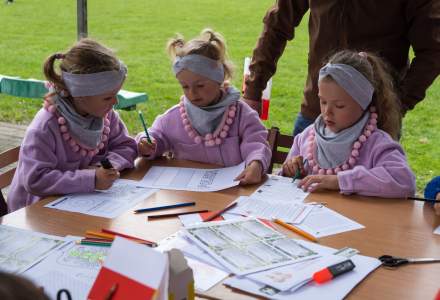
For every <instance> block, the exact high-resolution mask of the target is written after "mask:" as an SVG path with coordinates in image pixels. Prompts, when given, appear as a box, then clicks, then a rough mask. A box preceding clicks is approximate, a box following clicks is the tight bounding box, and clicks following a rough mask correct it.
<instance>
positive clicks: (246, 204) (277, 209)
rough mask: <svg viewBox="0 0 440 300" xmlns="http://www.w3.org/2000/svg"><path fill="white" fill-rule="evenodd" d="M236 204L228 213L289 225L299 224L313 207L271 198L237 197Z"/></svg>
mask: <svg viewBox="0 0 440 300" xmlns="http://www.w3.org/2000/svg"><path fill="white" fill-rule="evenodd" d="M236 201H237V202H238V204H237V205H236V206H235V207H234V208H232V209H230V210H229V211H228V212H229V213H234V214H238V215H244V216H251V217H257V218H262V219H266V220H272V219H281V220H283V221H284V222H287V223H291V224H299V223H301V222H302V221H303V220H304V219H305V218H306V217H307V215H308V214H309V213H310V212H311V211H312V209H313V205H308V204H302V203H298V202H294V201H285V200H283V201H280V200H277V199H273V198H253V197H252V196H251V197H247V196H241V197H238V198H237V200H236Z"/></svg>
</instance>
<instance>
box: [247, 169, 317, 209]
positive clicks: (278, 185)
mask: <svg viewBox="0 0 440 300" xmlns="http://www.w3.org/2000/svg"><path fill="white" fill-rule="evenodd" d="M297 185H298V182H297V181H295V182H292V178H289V177H283V176H278V175H269V178H268V179H267V180H266V181H265V182H264V183H263V184H262V185H261V186H260V187H259V188H258V189H257V190H256V191H255V192H254V193H253V194H252V195H251V196H250V197H252V198H257V199H262V200H268V199H270V200H277V201H285V202H297V203H301V202H303V201H304V199H305V198H306V197H307V196H308V195H309V193H308V192H304V191H303V190H302V189H300V188H298V186H297Z"/></svg>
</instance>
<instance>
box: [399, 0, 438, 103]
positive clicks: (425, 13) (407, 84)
mask: <svg viewBox="0 0 440 300" xmlns="http://www.w3.org/2000/svg"><path fill="white" fill-rule="evenodd" d="M406 14H407V18H408V22H407V24H410V28H409V31H408V39H409V41H410V43H411V45H412V48H413V49H414V59H413V60H412V61H411V65H410V68H409V70H408V72H407V74H406V76H405V77H404V78H403V81H402V84H401V90H402V102H403V106H404V107H403V108H404V110H408V109H412V108H414V106H415V105H416V104H417V103H418V102H419V101H421V100H423V98H424V97H425V93H426V90H427V89H428V87H429V86H430V85H431V84H432V82H433V81H434V80H435V78H436V77H437V76H438V74H440V1H438V0H419V1H414V0H411V1H408V5H407V10H406Z"/></svg>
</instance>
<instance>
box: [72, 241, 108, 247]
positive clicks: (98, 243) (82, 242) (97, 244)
mask: <svg viewBox="0 0 440 300" xmlns="http://www.w3.org/2000/svg"><path fill="white" fill-rule="evenodd" d="M80 244H81V245H89V246H101V247H110V246H111V245H112V243H104V242H88V241H80Z"/></svg>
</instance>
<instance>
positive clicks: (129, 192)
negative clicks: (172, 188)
mask: <svg viewBox="0 0 440 300" xmlns="http://www.w3.org/2000/svg"><path fill="white" fill-rule="evenodd" d="M156 191H158V190H157V189H151V188H146V187H142V186H139V185H138V181H134V180H127V179H118V180H116V181H115V182H114V183H113V185H112V187H111V188H109V189H108V190H99V191H98V190H97V191H95V192H93V193H81V194H70V195H66V196H63V197H61V198H58V199H56V200H55V201H52V202H50V203H49V204H46V205H45V207H48V208H54V209H59V210H64V211H71V212H77V213H82V214H86V215H91V216H97V217H104V218H116V217H118V216H119V215H121V214H123V213H124V212H126V211H127V210H128V209H130V208H132V207H133V206H135V205H136V204H138V203H139V202H141V201H143V200H144V199H147V198H148V197H150V196H151V195H152V194H154V193H155V192H156Z"/></svg>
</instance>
